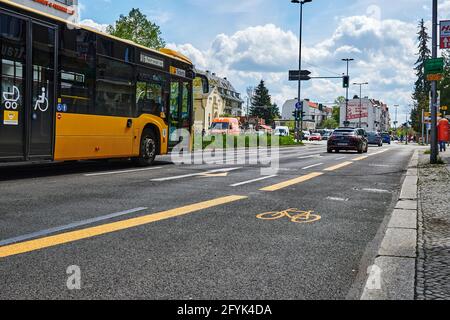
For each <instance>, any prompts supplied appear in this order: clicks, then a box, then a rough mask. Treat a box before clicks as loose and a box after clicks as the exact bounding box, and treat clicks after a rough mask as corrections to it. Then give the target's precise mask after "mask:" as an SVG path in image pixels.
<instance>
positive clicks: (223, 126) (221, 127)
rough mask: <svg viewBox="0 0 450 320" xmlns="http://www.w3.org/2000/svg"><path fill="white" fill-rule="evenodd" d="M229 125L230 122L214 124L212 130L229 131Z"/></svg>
mask: <svg viewBox="0 0 450 320" xmlns="http://www.w3.org/2000/svg"><path fill="white" fill-rule="evenodd" d="M228 128H229V123H228V122H214V123H213V124H212V126H211V129H212V130H228Z"/></svg>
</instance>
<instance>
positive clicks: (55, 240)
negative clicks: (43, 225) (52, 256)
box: [0, 195, 248, 258]
mask: <svg viewBox="0 0 450 320" xmlns="http://www.w3.org/2000/svg"><path fill="white" fill-rule="evenodd" d="M247 198H248V197H245V196H235V195H234V196H227V197H222V198H217V199H213V200H209V201H205V202H200V203H195V204H191V205H188V206H184V207H180V208H176V209H172V210H167V211H163V212H159V213H154V214H150V215H146V216H142V217H137V218H132V219H128V220H123V221H118V222H113V223H109V224H104V225H100V226H96V227H91V228H87V229H82V230H77V231H72V232H68V233H63V234H59V235H55V236H50V237H45V238H40V239H36V240H31V241H26V242H20V243H16V244H12V245H7V246H4V247H0V258H5V257H10V256H14V255H18V254H23V253H27V252H32V251H36V250H41V249H44V248H49V247H54V246H58V245H62V244H66V243H71V242H74V241H78V240H82V239H87V238H92V237H96V236H100V235H104V234H108V233H113V232H117V231H121V230H126V229H130V228H134V227H138V226H142V225H146V224H150V223H153V222H157V221H161V220H167V219H170V218H175V217H180V216H183V215H187V214H189V213H194V212H197V211H201V210H205V209H209V208H213V207H217V206H220V205H224V204H228V203H232V202H236V201H239V200H244V199H247Z"/></svg>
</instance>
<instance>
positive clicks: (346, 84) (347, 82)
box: [342, 76, 350, 88]
mask: <svg viewBox="0 0 450 320" xmlns="http://www.w3.org/2000/svg"><path fill="white" fill-rule="evenodd" d="M342 80H343V81H342V82H343V83H342V86H343V87H344V88H349V87H350V77H349V76H344V77H343V78H342Z"/></svg>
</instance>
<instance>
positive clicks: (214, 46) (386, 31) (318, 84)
mask: <svg viewBox="0 0 450 320" xmlns="http://www.w3.org/2000/svg"><path fill="white" fill-rule="evenodd" d="M431 3H432V1H431V0H395V1H394V0H372V1H371V0H313V1H312V2H311V3H307V4H305V5H304V7H303V8H304V17H303V37H302V42H303V47H302V48H303V55H302V56H303V58H302V61H303V68H302V69H308V70H310V71H311V72H312V75H313V76H325V77H333V76H341V75H342V74H343V73H344V72H346V65H345V63H344V62H342V61H341V59H343V58H353V59H355V61H354V62H352V63H351V65H350V76H351V83H353V82H368V83H369V85H367V86H365V87H363V94H362V95H363V96H369V97H370V98H374V99H378V100H381V101H383V102H385V103H387V104H388V105H389V106H391V107H392V106H393V105H399V106H400V107H399V109H398V121H399V122H400V121H402V122H404V121H405V120H404V119H406V117H407V112H408V109H409V108H410V106H409V105H410V104H411V103H412V100H411V94H412V90H413V84H414V81H415V75H414V70H413V68H414V64H415V62H416V60H417V56H416V52H417V39H416V33H417V25H418V22H419V20H420V19H422V18H423V19H425V21H427V25H428V26H429V27H430V25H431V24H430V21H431ZM439 6H440V10H439V11H440V12H439V15H440V19H442V20H443V19H450V0H440V4H439ZM131 8H139V9H140V10H141V11H142V12H143V13H144V14H146V15H147V17H148V18H149V19H150V20H151V21H152V22H155V23H156V24H158V25H159V26H160V27H161V31H162V37H163V39H164V40H165V41H166V43H167V47H169V48H172V49H176V50H178V51H180V52H182V53H183V54H185V55H187V56H188V57H189V58H191V59H192V60H193V62H194V64H195V65H196V67H197V68H199V69H202V70H209V71H211V72H215V73H216V74H217V75H218V76H222V77H226V78H227V79H229V80H230V81H231V82H232V84H233V85H234V87H235V88H236V89H237V91H238V92H240V93H242V96H244V97H245V96H246V88H247V87H249V86H253V87H255V86H256V85H257V84H258V83H259V81H260V80H264V81H265V82H266V85H267V87H268V89H269V91H270V94H271V95H272V98H273V102H274V103H277V104H278V105H279V106H280V109H281V106H282V105H283V103H284V102H285V101H286V100H288V99H292V98H295V97H296V96H297V83H296V82H289V81H288V70H295V69H298V47H299V5H298V4H297V5H296V4H292V3H291V2H290V0H226V1H221V2H220V1H211V0H171V1H167V0H151V1H142V0H141V1H138V0H127V1H123V0H80V15H81V20H82V23H84V24H87V25H90V26H94V27H97V28H99V29H105V28H106V26H107V25H109V24H113V23H114V22H115V21H116V20H117V18H118V17H119V16H120V15H121V14H127V13H128V12H129V11H130V10H131ZM429 31H430V34H431V29H430V30H429ZM355 94H358V95H359V87H358V86H353V85H352V86H351V88H350V91H349V96H350V98H351V97H353V96H354V95H355ZM342 95H345V89H343V88H342V81H341V80H339V79H336V80H318V79H316V80H312V81H309V82H303V84H302V98H309V99H311V100H313V101H316V102H320V103H324V104H330V103H331V102H333V101H334V100H335V99H336V98H337V97H338V96H342ZM393 109H394V108H391V110H392V111H391V114H392V117H393V118H394V114H395V112H394V111H393Z"/></svg>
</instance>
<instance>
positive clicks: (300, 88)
mask: <svg viewBox="0 0 450 320" xmlns="http://www.w3.org/2000/svg"><path fill="white" fill-rule="evenodd" d="M291 2H292V3H295V4H300V37H299V42H300V43H299V51H298V70H299V77H298V97H297V98H298V103H299V104H300V106H302V108H301V110H300V130H299V128H298V127H299V126H298V120H296V121H295V126H296V130H295V131H296V132H297V138H298V136H299V131H300V139H301V140H302V141H303V111H304V110H303V104H302V103H301V95H302V80H301V76H300V73H301V71H302V33H303V5H304V4H305V3H308V2H312V0H301V1H300V0H291Z"/></svg>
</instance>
